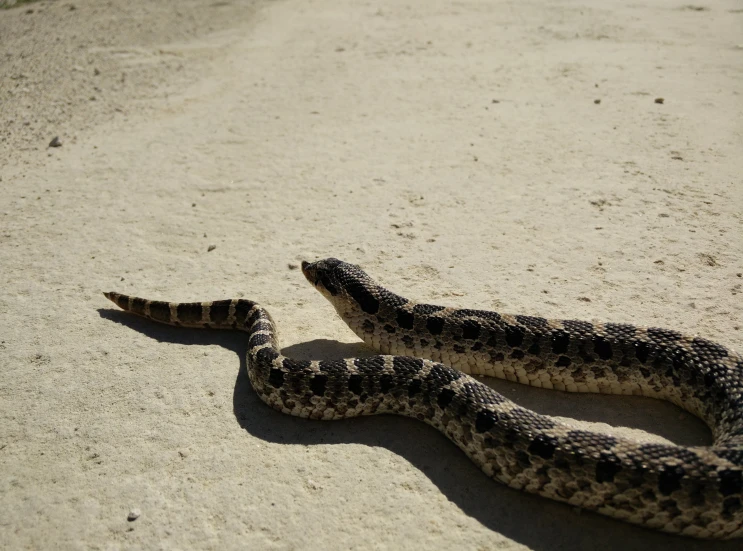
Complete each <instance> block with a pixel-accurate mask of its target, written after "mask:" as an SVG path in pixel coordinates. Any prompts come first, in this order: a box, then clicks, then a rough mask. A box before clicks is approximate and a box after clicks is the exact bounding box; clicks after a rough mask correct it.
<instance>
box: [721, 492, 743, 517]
mask: <svg viewBox="0 0 743 551" xmlns="http://www.w3.org/2000/svg"><path fill="white" fill-rule="evenodd" d="M740 510H741V503H740V498H739V497H728V498H725V499H724V500H723V501H722V518H724V519H725V520H729V519H730V518H731V517H732V516H733V515H734V514H735V513H737V512H738V511H740Z"/></svg>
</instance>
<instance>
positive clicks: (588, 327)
mask: <svg viewBox="0 0 743 551" xmlns="http://www.w3.org/2000/svg"><path fill="white" fill-rule="evenodd" d="M562 324H563V325H564V326H565V329H567V330H568V332H569V333H578V334H581V335H589V334H591V333H593V332H594V329H593V324H592V323H590V322H587V321H580V320H563V322H562Z"/></svg>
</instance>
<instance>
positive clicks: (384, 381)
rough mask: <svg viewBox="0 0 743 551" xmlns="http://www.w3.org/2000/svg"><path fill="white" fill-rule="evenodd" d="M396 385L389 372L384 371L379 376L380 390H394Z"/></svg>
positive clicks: (384, 391) (383, 391)
mask: <svg viewBox="0 0 743 551" xmlns="http://www.w3.org/2000/svg"><path fill="white" fill-rule="evenodd" d="M394 386H395V379H394V378H393V377H392V375H390V374H389V373H384V374H383V375H382V376H381V377H380V378H379V390H381V391H382V393H386V392H389V391H390V390H392V388H393V387H394Z"/></svg>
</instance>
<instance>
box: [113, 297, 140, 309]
mask: <svg viewBox="0 0 743 551" xmlns="http://www.w3.org/2000/svg"><path fill="white" fill-rule="evenodd" d="M111 296H112V297H113V299H114V302H115V303H116V304H117V305H118V306H119V308H122V309H124V310H129V297H128V296H126V295H120V294H118V293H111ZM145 302H147V301H145Z"/></svg>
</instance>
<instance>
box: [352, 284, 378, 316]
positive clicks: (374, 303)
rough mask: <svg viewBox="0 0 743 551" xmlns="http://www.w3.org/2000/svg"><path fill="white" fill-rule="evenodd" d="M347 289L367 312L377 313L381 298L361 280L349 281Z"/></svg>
mask: <svg viewBox="0 0 743 551" xmlns="http://www.w3.org/2000/svg"><path fill="white" fill-rule="evenodd" d="M346 290H347V291H348V294H349V295H351V297H352V298H353V299H354V300H355V301H356V302H358V303H359V306H361V309H362V310H363V311H364V312H366V313H367V314H376V313H377V312H378V311H379V300H377V298H376V297H375V296H374V295H372V294H371V293H370V292H369V290H368V289H367V288H366V287H365V286H364V285H362V284H361V283H360V282H356V281H354V282H351V283H349V284H348V285H347V286H346Z"/></svg>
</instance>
